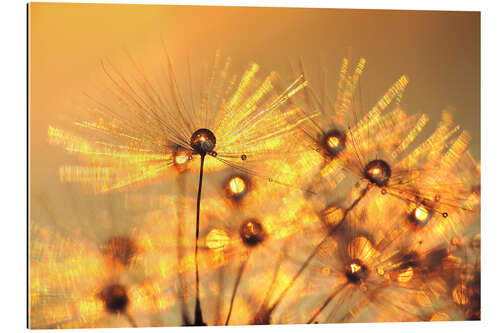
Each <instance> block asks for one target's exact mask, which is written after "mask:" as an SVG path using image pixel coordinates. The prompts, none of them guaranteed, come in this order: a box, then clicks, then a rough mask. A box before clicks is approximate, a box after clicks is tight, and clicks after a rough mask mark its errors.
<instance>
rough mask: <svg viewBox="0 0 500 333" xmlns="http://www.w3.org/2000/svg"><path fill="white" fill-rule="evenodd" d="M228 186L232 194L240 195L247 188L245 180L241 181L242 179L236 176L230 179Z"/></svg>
mask: <svg viewBox="0 0 500 333" xmlns="http://www.w3.org/2000/svg"><path fill="white" fill-rule="evenodd" d="M228 186H229V190H230V191H231V193H233V194H241V193H243V192H244V191H245V189H246V187H247V186H246V183H245V180H243V179H242V178H240V177H238V176H235V177H233V178H231V179H230V180H229V183H228Z"/></svg>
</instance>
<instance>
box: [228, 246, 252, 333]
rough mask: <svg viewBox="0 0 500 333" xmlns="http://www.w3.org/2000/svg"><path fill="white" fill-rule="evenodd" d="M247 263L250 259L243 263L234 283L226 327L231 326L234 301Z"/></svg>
mask: <svg viewBox="0 0 500 333" xmlns="http://www.w3.org/2000/svg"><path fill="white" fill-rule="evenodd" d="M249 255H250V254H249ZM247 262H248V258H247V259H246V260H244V261H243V262H242V263H241V266H240V269H239V270H238V275H237V276H236V281H235V282H234V287H233V294H232V295H231V303H230V305H229V312H228V314H227V318H226V323H225V324H224V325H225V326H227V325H228V324H229V320H230V319H231V313H232V312H233V304H234V299H235V298H236V292H237V291H238V287H239V285H240V281H241V277H242V276H243V272H244V271H245V266H246V263H247Z"/></svg>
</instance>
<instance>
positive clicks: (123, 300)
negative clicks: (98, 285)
mask: <svg viewBox="0 0 500 333" xmlns="http://www.w3.org/2000/svg"><path fill="white" fill-rule="evenodd" d="M99 298H100V299H101V300H102V301H103V302H104V305H105V307H106V311H108V312H109V313H113V314H115V313H124V312H125V310H126V309H127V306H128V304H129V297H128V295H127V290H126V289H125V287H123V286H122V285H120V284H112V285H110V286H107V287H105V288H104V289H103V290H102V291H101V292H100V293H99Z"/></svg>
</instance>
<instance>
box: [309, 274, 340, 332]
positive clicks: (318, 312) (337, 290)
mask: <svg viewBox="0 0 500 333" xmlns="http://www.w3.org/2000/svg"><path fill="white" fill-rule="evenodd" d="M346 285H347V283H343V284H341V285H340V286H339V287H337V289H335V290H334V291H333V293H332V294H331V295H330V296H329V297H328V298H327V299H326V301H325V302H324V303H323V305H322V306H321V307H320V308H319V309H318V310H317V311H316V312H315V313H314V315H313V316H312V317H311V319H309V320H308V321H307V323H308V324H310V323H312V322H313V321H314V320H315V319H316V318H317V317H318V316H319V315H320V314H321V312H323V310H324V309H325V308H326V307H327V306H328V304H330V302H331V301H332V300H333V299H334V298H335V296H337V294H338V293H339V292H340V291H341V290H342V289H344V287H345V286H346Z"/></svg>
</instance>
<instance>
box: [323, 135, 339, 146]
mask: <svg viewBox="0 0 500 333" xmlns="http://www.w3.org/2000/svg"><path fill="white" fill-rule="evenodd" d="M326 143H327V144H328V146H329V147H330V148H337V147H338V146H339V143H340V139H339V138H338V137H336V136H331V137H329V138H328V141H327V142H326Z"/></svg>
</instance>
